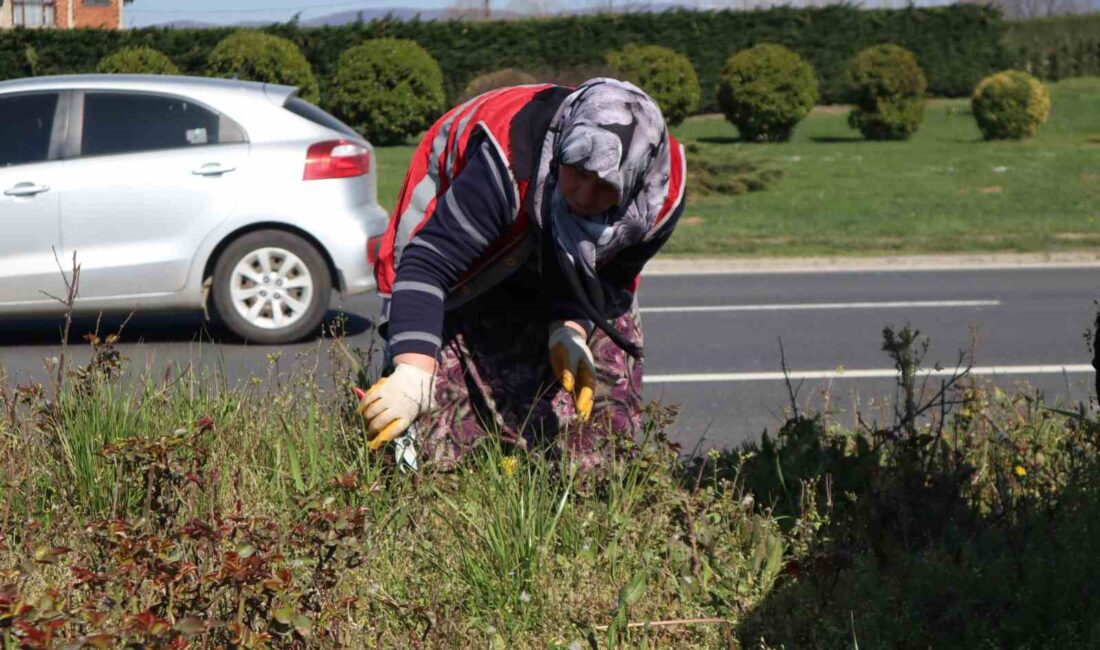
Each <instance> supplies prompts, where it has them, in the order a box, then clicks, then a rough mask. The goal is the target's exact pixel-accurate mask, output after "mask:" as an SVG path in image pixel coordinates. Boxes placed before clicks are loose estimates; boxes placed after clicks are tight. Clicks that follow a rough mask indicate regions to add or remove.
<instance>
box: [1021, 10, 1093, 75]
mask: <svg viewBox="0 0 1100 650" xmlns="http://www.w3.org/2000/svg"><path fill="white" fill-rule="evenodd" d="M1004 43H1005V46H1006V47H1007V48H1008V49H1009V51H1010V52H1011V53H1012V54H1013V56H1014V57H1015V60H1016V66H1017V67H1018V68H1020V69H1022V70H1026V71H1028V72H1030V73H1031V74H1033V75H1035V76H1036V77H1038V78H1040V79H1043V80H1046V81H1058V80H1059V79H1066V78H1068V77H1085V76H1094V75H1100V13H1091V14H1084V15H1079V16H1060V17H1057V18H1039V19H1036V20H1021V21H1016V22H1011V23H1008V25H1007V29H1006V31H1005V39H1004Z"/></svg>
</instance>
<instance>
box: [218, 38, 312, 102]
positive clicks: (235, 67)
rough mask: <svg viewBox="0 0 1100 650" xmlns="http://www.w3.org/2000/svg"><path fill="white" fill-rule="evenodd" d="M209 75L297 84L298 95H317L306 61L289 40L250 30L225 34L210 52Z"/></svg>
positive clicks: (309, 98)
mask: <svg viewBox="0 0 1100 650" xmlns="http://www.w3.org/2000/svg"><path fill="white" fill-rule="evenodd" d="M207 66H208V69H209V71H210V74H211V75H213V76H215V77H226V78H230V79H248V80H250V81H264V82H267V83H275V84H284V85H287V86H297V87H298V95H299V96H300V97H301V98H302V99H304V100H306V101H310V102H314V103H316V102H317V101H318V100H319V99H320V98H321V93H320V90H319V89H318V86H317V78H316V77H314V76H313V69H312V68H310V67H309V61H307V60H306V57H305V55H303V54H302V51H301V50H300V49H298V46H297V45H295V44H294V42H293V41H290V40H287V39H285V38H282V37H281V36H274V35H272V34H265V33H263V32H257V31H253V30H241V31H239V32H234V33H233V34H230V35H229V36H226V37H225V38H224V39H222V40H221V42H219V43H218V44H217V45H215V46H214V49H213V50H211V52H210V58H209V59H208V63H207Z"/></svg>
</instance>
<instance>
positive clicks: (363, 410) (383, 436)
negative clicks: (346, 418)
mask: <svg viewBox="0 0 1100 650" xmlns="http://www.w3.org/2000/svg"><path fill="white" fill-rule="evenodd" d="M434 377H435V375H433V374H432V373H430V372H426V371H424V370H421V369H420V368H417V367H415V366H410V365H409V364H406V363H399V364H397V367H396V368H394V371H393V373H391V374H390V376H389V377H384V378H382V379H379V380H378V381H376V382H374V385H373V386H371V387H370V390H368V391H367V392H366V394H364V395H363V397H362V399H360V400H359V408H358V409H357V410H358V412H359V414H360V415H362V416H364V417H366V418H367V439H368V440H369V441H370V444H369V447H370V450H371V451H376V450H377V449H379V448H381V447H382V445H384V444H386V443H387V442H389V441H390V440H393V439H394V438H396V437H397V436H399V435H401V434H402V433H404V432H405V429H408V428H409V426H410V425H411V424H412V423H413V422H414V421H415V420H416V418H417V417H418V416H420V415H421V414H423V413H427V412H428V411H430V410H432V409H433V408H435V394H434V391H433V390H432V379H434Z"/></svg>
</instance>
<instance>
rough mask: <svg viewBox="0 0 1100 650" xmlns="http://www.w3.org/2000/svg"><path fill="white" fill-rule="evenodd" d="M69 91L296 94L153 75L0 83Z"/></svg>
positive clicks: (252, 84) (274, 87)
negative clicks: (108, 90) (109, 90)
mask: <svg viewBox="0 0 1100 650" xmlns="http://www.w3.org/2000/svg"><path fill="white" fill-rule="evenodd" d="M72 89H113V90H148V91H154V92H155V91H161V92H177V93H186V94H203V95H206V94H225V93H232V94H238V93H240V92H242V91H244V92H248V93H255V94H256V95H258V96H261V95H266V96H267V97H269V98H270V99H272V100H273V101H277V102H279V103H282V102H283V101H285V100H286V99H287V97H290V96H291V95H292V94H294V93H295V92H296V91H297V88H295V87H293V86H281V85H278V84H269V83H263V82H258V81H244V80H240V79H216V78H212V77H185V76H175V75H155V74H73V75H57V76H51V77H25V78H23V79H11V80H8V81H0V92H16V91H30V90H72Z"/></svg>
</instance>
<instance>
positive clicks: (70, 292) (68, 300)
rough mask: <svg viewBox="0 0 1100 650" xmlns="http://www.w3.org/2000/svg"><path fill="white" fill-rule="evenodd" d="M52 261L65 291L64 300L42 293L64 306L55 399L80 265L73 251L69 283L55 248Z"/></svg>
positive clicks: (67, 340)
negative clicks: (63, 322) (63, 324)
mask: <svg viewBox="0 0 1100 650" xmlns="http://www.w3.org/2000/svg"><path fill="white" fill-rule="evenodd" d="M53 259H54V261H55V262H56V263H57V270H58V271H60V272H61V279H62V280H64V282H65V289H66V291H67V295H66V296H65V298H58V297H57V296H54V295H51V294H50V293H48V292H45V291H43V292H42V293H44V294H45V295H46V296H48V297H50V298H53V299H54V300H56V301H58V302H60V303H61V304H63V305H65V331H64V333H63V334H62V339H61V354H60V355H59V356H58V358H57V359H58V361H57V380H56V386H55V387H54V388H55V392H54V395H55V398H56V397H58V396H60V395H61V386H62V384H63V383H64V381H65V356H66V353H67V351H68V349H69V332H70V330H71V329H72V326H73V305H74V304H75V303H76V296H77V294H78V293H79V292H80V265H79V264H77V263H76V251H73V278H72V280H71V281H70V280H69V278H67V277H66V276H65V269H63V268H62V267H61V259H60V258H59V257H58V256H57V249H56V248H54V249H53Z"/></svg>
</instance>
